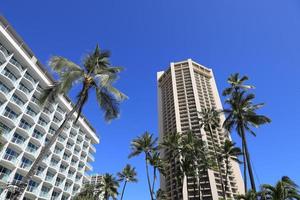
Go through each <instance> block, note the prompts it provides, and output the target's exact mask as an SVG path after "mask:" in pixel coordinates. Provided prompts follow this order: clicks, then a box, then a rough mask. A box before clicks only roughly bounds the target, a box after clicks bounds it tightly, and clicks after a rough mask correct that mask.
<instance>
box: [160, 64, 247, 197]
mask: <svg viewBox="0 0 300 200" xmlns="http://www.w3.org/2000/svg"><path fill="white" fill-rule="evenodd" d="M157 83H158V112H159V135H160V140H161V139H162V138H163V137H164V136H165V135H166V134H168V133H173V132H179V133H181V134H184V133H185V132H187V131H190V130H192V131H193V132H194V133H195V134H197V135H199V137H201V138H202V140H203V141H205V142H206V143H207V146H208V149H209V150H212V148H213V147H212V139H214V141H215V142H217V144H219V145H222V144H224V141H225V139H226V136H225V135H224V132H223V130H222V128H218V129H217V130H214V131H213V135H214V138H211V137H210V135H209V134H207V133H206V132H205V131H204V130H203V129H202V128H200V123H199V117H200V116H199V115H198V112H197V111H201V110H202V109H205V108H215V109H222V104H221V101H220V97H219V94H218V90H217V86H216V82H215V79H214V75H213V72H212V70H211V69H208V68H206V67H204V66H202V65H200V64H198V63H196V62H194V61H192V60H191V59H188V60H185V61H182V62H176V63H171V64H170V67H169V68H168V69H167V70H166V71H162V72H158V73H157ZM220 118H221V121H224V116H223V115H222V116H221V117H220ZM199 139H200V138H199ZM164 152H166V151H164ZM164 152H162V153H163V156H168V155H167V153H165V155H164ZM176 168H178V163H177V161H174V162H173V163H170V165H169V168H168V170H167V174H166V176H165V177H161V188H162V189H163V190H165V191H166V192H167V196H168V199H169V200H181V199H183V200H196V199H199V191H198V188H199V187H198V186H195V184H196V182H197V181H195V177H185V178H184V179H185V181H183V182H184V186H182V185H181V184H178V182H177V181H176V180H177V179H176V171H175V170H176ZM222 173H223V177H224V178H225V169H224V166H222ZM228 181H229V187H228V190H227V196H228V197H231V198H232V197H235V196H236V195H237V194H240V193H243V191H244V190H243V180H242V176H241V172H240V168H239V165H238V163H236V162H234V161H231V162H230V173H229V179H228ZM200 184H201V187H200V188H201V193H202V196H203V199H204V200H211V199H213V200H217V199H219V198H222V187H221V181H220V177H219V173H218V172H217V171H213V170H208V171H207V172H205V173H203V174H202V175H201V181H200ZM195 191H196V192H195Z"/></svg>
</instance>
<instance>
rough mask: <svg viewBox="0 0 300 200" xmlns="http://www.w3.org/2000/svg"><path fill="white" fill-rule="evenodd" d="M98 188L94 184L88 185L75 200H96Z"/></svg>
mask: <svg viewBox="0 0 300 200" xmlns="http://www.w3.org/2000/svg"><path fill="white" fill-rule="evenodd" d="M96 190H97V189H96V187H95V186H94V185H92V184H86V185H85V186H84V187H83V189H82V190H81V191H80V192H79V193H78V194H77V195H76V196H75V198H74V200H96V198H95V192H96Z"/></svg>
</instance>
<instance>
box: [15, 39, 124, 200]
mask: <svg viewBox="0 0 300 200" xmlns="http://www.w3.org/2000/svg"><path fill="white" fill-rule="evenodd" d="M109 57H110V53H109V52H108V51H101V50H100V49H99V47H98V45H97V46H96V49H95V50H94V51H93V52H92V53H90V54H88V55H87V56H86V58H85V59H84V62H83V65H82V66H79V65H77V64H75V63H73V62H71V61H69V60H68V59H66V58H63V57H59V56H54V57H52V58H51V59H50V62H49V64H50V66H51V68H52V69H53V70H54V71H56V72H57V73H58V75H59V76H60V80H59V81H58V82H56V83H54V84H53V85H52V86H51V87H49V88H47V89H46V90H45V91H44V94H43V95H42V97H41V98H40V101H41V104H42V105H43V104H44V103H45V102H49V103H52V102H54V101H56V100H57V97H58V96H60V95H67V94H68V92H69V91H70V90H71V88H72V87H73V85H74V84H80V85H81V86H82V89H81V90H80V91H79V93H78V95H77V101H76V104H75V106H74V107H73V108H72V110H71V111H70V112H69V113H67V114H66V116H65V119H64V121H63V122H62V124H61V125H60V127H59V128H58V129H57V130H56V132H55V133H54V135H53V136H52V137H51V138H50V141H49V142H48V143H47V144H45V146H44V147H43V148H42V150H41V152H40V154H39V156H38V157H37V159H36V160H35V161H34V163H33V165H32V166H31V168H30V170H29V172H28V173H27V174H26V176H25V177H24V178H23V180H22V183H21V184H20V185H18V186H19V190H17V191H16V192H15V194H14V198H13V199H15V200H18V199H19V198H20V195H21V194H22V193H23V192H24V190H25V188H26V186H27V184H28V181H29V180H30V179H31V178H32V176H33V175H34V174H35V171H36V169H37V168H38V166H39V164H40V163H41V161H42V159H43V158H44V157H45V155H46V154H47V152H49V150H50V148H51V146H52V145H53V144H54V142H55V141H56V139H57V137H58V136H59V135H60V134H61V133H62V131H63V129H64V127H65V125H66V123H67V122H68V121H70V120H71V119H72V117H73V115H76V114H77V117H76V119H75V121H74V123H76V122H77V120H78V118H79V117H80V114H81V111H82V108H83V106H84V105H85V103H86V102H87V100H88V96H89V94H90V93H91V92H92V91H93V90H94V91H95V93H96V97H97V102H98V104H99V107H100V108H101V109H102V110H103V111H104V118H105V120H106V121H109V120H112V119H114V118H116V117H118V115H119V109H118V108H119V102H120V101H122V100H124V99H125V98H126V96H125V95H124V94H123V93H121V92H120V91H119V90H117V89H116V88H115V87H113V86H112V84H113V83H114V82H115V81H116V79H117V77H118V73H119V72H120V71H121V70H122V68H120V67H112V66H111V64H110V62H109Z"/></svg>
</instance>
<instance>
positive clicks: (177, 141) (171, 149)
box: [159, 132, 183, 199]
mask: <svg viewBox="0 0 300 200" xmlns="http://www.w3.org/2000/svg"><path fill="white" fill-rule="evenodd" d="M159 148H160V150H162V151H164V158H163V159H164V160H165V161H167V164H168V166H169V167H171V166H172V165H173V164H176V162H177V161H180V159H179V158H180V157H181V152H182V149H183V146H182V134H181V133H178V132H172V133H166V134H165V136H164V137H163V140H162V141H161V142H160V144H159ZM175 172H176V188H177V186H178V185H179V184H181V182H182V180H183V175H182V173H181V172H182V171H181V170H180V168H177V169H176V171H175ZM176 198H177V199H179V194H178V191H176Z"/></svg>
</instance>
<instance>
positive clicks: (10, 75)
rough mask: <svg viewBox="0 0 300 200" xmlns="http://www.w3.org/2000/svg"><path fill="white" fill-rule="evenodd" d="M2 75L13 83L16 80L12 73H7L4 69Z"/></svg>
mask: <svg viewBox="0 0 300 200" xmlns="http://www.w3.org/2000/svg"><path fill="white" fill-rule="evenodd" d="M2 74H3V75H5V76H6V77H7V78H9V79H10V80H11V81H13V82H15V81H16V80H17V77H16V76H15V75H14V74H13V73H11V72H10V71H8V70H5V69H4V70H3V71H2Z"/></svg>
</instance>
